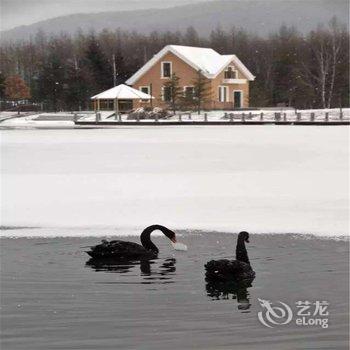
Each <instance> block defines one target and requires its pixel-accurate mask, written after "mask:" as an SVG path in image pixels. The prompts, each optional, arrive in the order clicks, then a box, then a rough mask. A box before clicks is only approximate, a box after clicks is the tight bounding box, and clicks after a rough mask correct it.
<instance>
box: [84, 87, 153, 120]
mask: <svg viewBox="0 0 350 350" xmlns="http://www.w3.org/2000/svg"><path fill="white" fill-rule="evenodd" d="M151 99H154V97H153V96H151V95H148V94H146V93H144V92H142V91H139V90H136V89H133V88H132V87H130V86H128V85H125V84H120V85H118V86H115V87H113V88H111V89H109V90H106V91H103V92H101V93H99V94H97V95H95V96H92V97H91V100H93V101H94V109H95V111H100V110H101V104H102V103H101V102H104V104H107V107H108V106H110V105H113V110H114V111H115V115H116V116H117V115H118V114H119V112H126V111H128V110H131V109H132V101H133V100H143V101H144V102H148V101H150V100H151ZM105 101H106V102H105ZM107 109H110V108H107Z"/></svg>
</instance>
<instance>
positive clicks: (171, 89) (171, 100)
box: [163, 73, 183, 113]
mask: <svg viewBox="0 0 350 350" xmlns="http://www.w3.org/2000/svg"><path fill="white" fill-rule="evenodd" d="M179 81H180V78H179V77H178V76H177V75H176V74H175V73H173V74H172V75H171V78H170V80H169V81H167V82H166V83H165V84H164V85H163V94H164V96H165V95H167V96H168V99H166V100H165V102H166V103H167V104H168V105H169V107H170V108H171V109H172V110H173V112H174V113H176V110H177V109H179V107H180V103H181V100H182V98H183V90H182V88H181V87H180V85H179Z"/></svg>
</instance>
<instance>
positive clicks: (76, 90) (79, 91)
mask: <svg viewBox="0 0 350 350" xmlns="http://www.w3.org/2000/svg"><path fill="white" fill-rule="evenodd" d="M84 73H85V72H84V71H83V70H82V69H81V68H80V66H79V62H78V60H77V59H76V58H74V59H73V60H71V61H70V65H69V66H68V68H67V79H66V85H65V86H67V88H66V89H64V99H65V104H66V106H67V108H68V109H70V110H82V109H86V107H89V106H88V105H86V102H87V101H89V97H90V96H89V91H88V80H87V79H86V75H85V74H84Z"/></svg>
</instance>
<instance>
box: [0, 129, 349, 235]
mask: <svg viewBox="0 0 350 350" xmlns="http://www.w3.org/2000/svg"><path fill="white" fill-rule="evenodd" d="M1 152H2V153H1V161H2V164H1V171H2V183H1V184H2V203H1V204H2V209H1V210H2V212H1V214H2V225H3V226H10V227H23V226H25V227H40V228H41V229H40V230H38V229H32V230H29V231H28V230H21V229H18V230H5V231H2V235H3V236H9V235H10V236H11V235H15V236H21V235H28V234H29V235H34V236H35V235H36V236H37V235H39V236H41V235H51V236H52V235H68V236H71V235H77V236H80V235H89V236H93V235H105V234H106V232H110V234H122V233H123V234H130V233H135V232H139V231H140V229H141V228H143V227H145V226H147V225H149V224H153V223H161V224H163V225H166V226H169V227H171V228H174V229H187V230H193V229H204V230H218V231H229V232H237V231H240V230H249V231H252V232H256V233H261V232H265V233H289V232H293V233H311V234H318V235H331V236H332V235H346V234H347V233H348V220H349V216H348V209H349V206H348V204H349V203H348V192H349V181H348V176H349V128H348V127H344V126H342V127H339V126H338V127H315V126H313V127H307V126H300V127H298V126H283V127H278V126H250V127H245V126H235V127H230V126H200V127H198V126H195V127H189V126H186V127H119V128H115V129H108V130H107V129H91V130H77V129H69V130H30V129H28V130H1ZM47 228H48V229H47ZM62 228H70V229H69V230H64V229H62Z"/></svg>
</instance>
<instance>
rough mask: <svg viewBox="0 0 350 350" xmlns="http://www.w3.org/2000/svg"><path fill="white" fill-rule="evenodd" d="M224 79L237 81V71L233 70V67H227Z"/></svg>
mask: <svg viewBox="0 0 350 350" xmlns="http://www.w3.org/2000/svg"><path fill="white" fill-rule="evenodd" d="M225 79H237V71H236V70H234V67H232V66H229V67H227V69H226V70H225Z"/></svg>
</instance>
